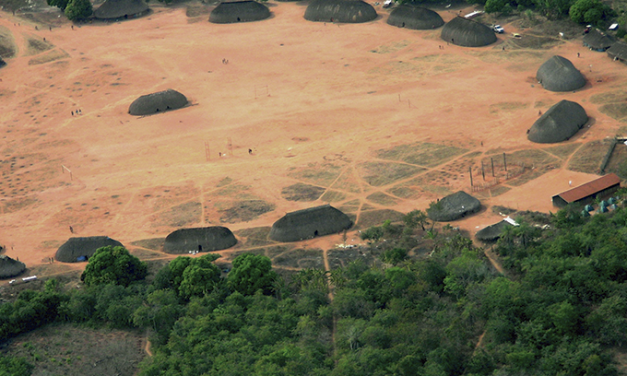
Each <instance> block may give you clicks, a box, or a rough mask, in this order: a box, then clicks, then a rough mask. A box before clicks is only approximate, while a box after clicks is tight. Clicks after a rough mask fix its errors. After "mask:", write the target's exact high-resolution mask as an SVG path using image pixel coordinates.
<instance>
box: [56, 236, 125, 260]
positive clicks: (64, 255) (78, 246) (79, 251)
mask: <svg viewBox="0 0 627 376" xmlns="http://www.w3.org/2000/svg"><path fill="white" fill-rule="evenodd" d="M106 246H113V247H123V245H122V243H120V242H119V241H117V240H115V239H111V238H110V237H108V236H88V237H83V238H69V239H68V241H66V242H65V243H64V244H63V245H62V246H61V247H59V249H57V253H56V254H55V255H54V258H55V260H57V261H61V262H78V258H79V257H85V258H90V257H91V256H93V255H94V253H96V250H97V249H98V248H102V247H106Z"/></svg>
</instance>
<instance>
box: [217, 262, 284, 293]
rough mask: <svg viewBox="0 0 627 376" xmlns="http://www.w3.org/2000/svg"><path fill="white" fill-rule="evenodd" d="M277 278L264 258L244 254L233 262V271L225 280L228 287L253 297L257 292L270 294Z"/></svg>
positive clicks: (269, 263) (270, 263)
mask: <svg viewBox="0 0 627 376" xmlns="http://www.w3.org/2000/svg"><path fill="white" fill-rule="evenodd" d="M276 278H277V274H276V272H274V270H272V262H271V261H270V259H269V258H268V257H266V256H262V255H254V254H252V253H245V254H243V255H240V256H237V257H236V258H235V260H233V269H232V270H231V272H230V273H229V276H228V278H227V280H228V284H229V286H230V287H231V288H232V289H233V290H235V291H238V292H239V293H241V294H244V295H254V294H255V293H256V292H257V291H258V290H261V291H263V293H264V294H270V293H272V285H273V283H274V280H275V279H276Z"/></svg>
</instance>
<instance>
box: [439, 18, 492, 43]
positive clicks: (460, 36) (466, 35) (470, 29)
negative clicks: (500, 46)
mask: <svg viewBox="0 0 627 376" xmlns="http://www.w3.org/2000/svg"><path fill="white" fill-rule="evenodd" d="M440 37H441V38H442V39H443V40H445V41H447V42H450V43H453V44H456V45H458V46H463V47H482V46H487V45H488V44H492V43H494V42H496V34H495V33H494V31H493V30H492V29H490V28H489V27H487V26H486V25H484V24H482V23H479V22H477V21H473V20H469V19H467V18H463V17H455V18H453V19H452V20H450V21H449V22H448V23H447V24H446V25H444V27H443V28H442V34H441V35H440Z"/></svg>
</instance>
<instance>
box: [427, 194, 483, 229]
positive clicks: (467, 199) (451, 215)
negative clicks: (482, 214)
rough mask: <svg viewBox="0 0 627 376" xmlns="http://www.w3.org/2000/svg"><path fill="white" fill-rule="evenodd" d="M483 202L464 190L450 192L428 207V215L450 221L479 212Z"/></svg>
mask: <svg viewBox="0 0 627 376" xmlns="http://www.w3.org/2000/svg"><path fill="white" fill-rule="evenodd" d="M480 209H481V202H480V201H479V200H477V199H476V198H474V197H472V196H471V195H469V194H468V193H466V192H464V191H459V192H456V193H453V194H450V195H448V196H446V197H444V198H443V199H441V200H440V201H439V202H438V203H437V204H435V205H433V206H432V207H430V208H429V209H427V216H428V217H429V218H430V219H432V220H434V221H438V222H449V221H454V220H456V219H460V218H463V217H465V216H467V215H469V214H473V213H476V212H478V211H479V210H480Z"/></svg>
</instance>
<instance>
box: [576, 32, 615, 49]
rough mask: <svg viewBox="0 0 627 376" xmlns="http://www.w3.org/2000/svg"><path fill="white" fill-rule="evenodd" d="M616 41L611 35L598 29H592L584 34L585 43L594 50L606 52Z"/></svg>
mask: <svg viewBox="0 0 627 376" xmlns="http://www.w3.org/2000/svg"><path fill="white" fill-rule="evenodd" d="M615 42H616V41H615V40H614V38H613V37H612V36H611V35H607V34H605V33H602V32H600V31H599V30H597V29H592V30H590V31H589V32H588V33H587V34H586V35H584V36H583V45H584V46H585V47H588V48H589V49H590V50H592V51H598V52H604V51H606V50H607V49H608V48H610V47H612V45H613V44H614V43H615Z"/></svg>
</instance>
